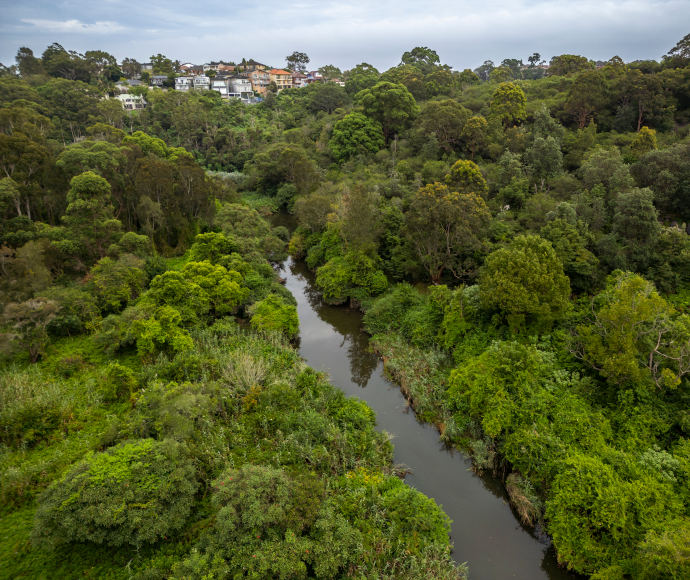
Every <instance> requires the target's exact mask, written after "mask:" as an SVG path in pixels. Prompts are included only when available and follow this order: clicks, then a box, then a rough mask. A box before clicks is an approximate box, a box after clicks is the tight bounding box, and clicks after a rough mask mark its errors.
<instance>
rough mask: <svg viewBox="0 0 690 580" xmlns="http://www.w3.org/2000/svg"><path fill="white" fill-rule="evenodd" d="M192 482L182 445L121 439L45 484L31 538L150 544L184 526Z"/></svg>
mask: <svg viewBox="0 0 690 580" xmlns="http://www.w3.org/2000/svg"><path fill="white" fill-rule="evenodd" d="M197 487H198V482H197V481H196V477H195V470H194V466H193V463H192V460H191V458H190V457H189V456H188V455H187V452H186V449H185V448H184V447H183V446H182V445H180V444H178V443H175V442H173V441H162V442H157V441H154V440H153V439H142V440H139V441H135V442H133V443H122V444H120V445H118V446H116V447H113V448H112V449H109V450H108V451H105V452H103V453H91V454H89V455H87V457H86V458H85V459H83V460H82V461H80V462H78V463H77V464H76V465H75V466H74V467H73V468H72V469H71V470H70V471H68V472H67V473H66V474H65V475H64V476H63V477H62V478H61V479H59V480H58V481H56V482H55V483H54V484H53V485H51V486H50V487H49V488H48V490H47V491H46V492H45V494H44V495H43V496H42V497H41V499H40V502H39V507H38V511H37V512H36V518H35V521H34V538H35V539H36V540H37V541H38V542H39V543H44V544H48V545H57V544H61V543H65V542H94V543H96V544H106V545H108V546H122V545H124V544H130V545H133V546H141V545H142V544H146V543H152V542H155V541H157V540H159V539H161V538H162V537H164V536H165V535H166V534H168V533H170V532H173V531H175V530H179V529H180V528H181V527H182V526H183V525H184V523H185V520H186V519H187V516H188V515H189V512H190V510H191V508H192V504H193V502H194V494H195V493H196V490H197Z"/></svg>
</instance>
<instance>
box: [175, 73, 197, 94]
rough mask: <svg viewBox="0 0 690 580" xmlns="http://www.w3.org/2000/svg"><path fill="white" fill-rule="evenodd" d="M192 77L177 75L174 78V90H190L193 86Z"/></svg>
mask: <svg viewBox="0 0 690 580" xmlns="http://www.w3.org/2000/svg"><path fill="white" fill-rule="evenodd" d="M193 79H194V77H189V76H187V77H177V78H176V79H175V90H176V91H191V90H192V89H193V88H194V80H193Z"/></svg>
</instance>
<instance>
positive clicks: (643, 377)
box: [577, 272, 690, 389]
mask: <svg viewBox="0 0 690 580" xmlns="http://www.w3.org/2000/svg"><path fill="white" fill-rule="evenodd" d="M592 306H593V307H592V319H591V320H590V321H589V323H587V324H581V325H579V326H578V327H577V334H578V338H577V342H578V344H579V347H578V352H579V355H580V356H581V357H582V358H583V360H584V361H585V362H587V363H589V364H590V365H591V366H593V367H594V368H595V369H597V370H598V371H599V373H601V375H602V376H603V377H604V378H605V379H606V380H607V381H609V382H610V383H611V384H613V385H616V386H617V387H622V386H625V385H628V386H634V387H636V388H640V387H642V388H644V387H656V388H658V389H673V388H675V387H676V386H677V385H678V384H679V383H680V381H681V378H682V377H683V376H684V375H685V374H686V373H687V372H688V361H689V360H690V319H689V318H688V316H687V315H681V314H678V313H677V312H676V311H675V309H674V308H673V306H671V305H670V304H669V303H668V302H667V301H666V300H664V299H663V298H662V297H661V296H659V294H658V293H657V291H656V290H655V289H654V285H653V284H652V283H651V282H648V281H647V280H645V279H644V278H642V277H641V276H639V275H637V274H632V273H630V272H614V274H612V275H611V277H610V278H609V280H608V283H607V286H606V289H605V290H603V291H602V292H600V293H599V294H598V295H597V296H596V297H595V299H594V301H593V305H592Z"/></svg>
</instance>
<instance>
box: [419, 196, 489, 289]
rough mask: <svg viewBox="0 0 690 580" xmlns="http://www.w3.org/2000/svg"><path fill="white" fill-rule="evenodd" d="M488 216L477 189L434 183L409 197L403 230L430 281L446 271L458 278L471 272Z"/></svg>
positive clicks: (480, 251)
mask: <svg viewBox="0 0 690 580" xmlns="http://www.w3.org/2000/svg"><path fill="white" fill-rule="evenodd" d="M490 219H491V214H490V213H489V210H488V208H487V207H486V203H485V202H484V200H483V199H482V198H481V197H480V196H479V195H477V194H476V193H458V192H457V191H451V190H450V189H449V188H448V186H447V185H443V184H441V183H433V184H430V185H426V186H424V187H422V188H421V189H420V190H419V191H418V192H417V194H416V195H415V196H414V198H413V199H412V202H411V203H410V208H409V209H408V211H407V213H406V214H405V225H406V228H405V231H406V235H407V237H408V239H409V241H410V243H411V244H412V246H413V247H414V249H415V251H416V253H417V256H418V258H419V261H420V263H421V264H422V266H423V267H424V269H425V270H426V271H427V272H428V273H429V277H430V278H431V281H432V282H433V283H434V284H438V283H440V281H441V278H442V276H443V274H444V272H446V271H450V272H451V273H452V274H453V276H454V277H456V278H460V279H468V278H471V277H472V276H473V275H474V273H475V270H476V267H477V263H478V257H479V256H480V255H481V254H482V252H483V250H484V240H485V236H486V234H487V227H488V224H489V220H490Z"/></svg>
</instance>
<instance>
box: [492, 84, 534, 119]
mask: <svg viewBox="0 0 690 580" xmlns="http://www.w3.org/2000/svg"><path fill="white" fill-rule="evenodd" d="M525 104H526V99H525V93H524V92H523V90H522V89H521V88H520V86H519V85H517V84H515V83H501V84H500V85H498V87H496V90H495V91H494V94H493V96H492V97H491V103H490V107H491V115H492V116H493V117H494V118H496V119H498V120H499V121H500V122H501V123H502V124H503V126H504V127H512V126H514V125H518V124H520V123H521V122H522V121H524V120H525V118H526V117H527V112H526V110H525Z"/></svg>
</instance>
